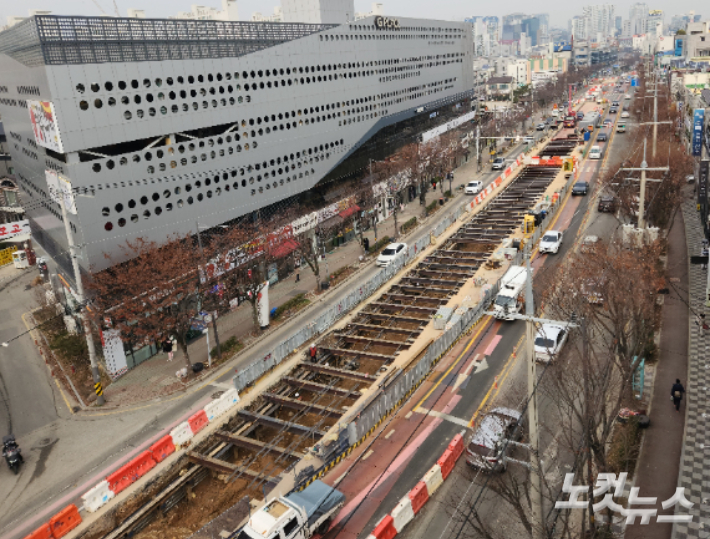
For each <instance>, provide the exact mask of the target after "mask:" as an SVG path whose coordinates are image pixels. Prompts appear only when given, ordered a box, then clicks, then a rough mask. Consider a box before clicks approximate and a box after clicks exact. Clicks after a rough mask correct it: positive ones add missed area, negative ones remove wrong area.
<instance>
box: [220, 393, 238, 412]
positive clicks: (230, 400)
mask: <svg viewBox="0 0 710 539" xmlns="http://www.w3.org/2000/svg"><path fill="white" fill-rule="evenodd" d="M220 400H222V401H223V402H224V403H225V405H226V406H227V409H229V408H231V407H232V406H234V405H235V404H237V403H238V402H239V392H237V390H236V389H229V390H227V391H225V392H224V393H223V394H222V396H221V397H220Z"/></svg>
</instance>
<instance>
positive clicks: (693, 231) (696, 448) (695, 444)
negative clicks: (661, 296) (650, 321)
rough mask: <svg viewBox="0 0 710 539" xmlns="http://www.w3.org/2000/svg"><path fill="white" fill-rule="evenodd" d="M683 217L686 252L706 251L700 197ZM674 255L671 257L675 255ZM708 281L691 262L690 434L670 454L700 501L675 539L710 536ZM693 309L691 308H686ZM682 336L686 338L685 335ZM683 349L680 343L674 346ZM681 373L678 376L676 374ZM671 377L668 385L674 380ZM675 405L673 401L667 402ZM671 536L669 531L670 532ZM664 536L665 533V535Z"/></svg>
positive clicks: (689, 202)
mask: <svg viewBox="0 0 710 539" xmlns="http://www.w3.org/2000/svg"><path fill="white" fill-rule="evenodd" d="M682 209H683V217H684V220H685V231H686V236H687V249H688V250H687V252H686V253H683V254H684V255H686V257H689V256H697V255H700V250H701V248H702V240H703V238H704V236H703V230H702V225H701V223H700V220H699V218H698V213H697V211H696V206H695V200H694V199H692V198H686V199H685V200H684V201H683V204H682ZM669 260H670V257H669ZM706 282H707V270H704V269H702V267H701V266H699V265H690V266H689V270H688V281H687V283H688V295H689V297H690V312H689V313H688V314H689V315H690V320H691V322H690V324H689V326H690V331H689V332H688V333H686V335H689V338H690V342H689V347H688V351H689V354H688V370H687V381H686V380H683V379H682V378H683V376H681V381H682V382H684V383H685V389H686V398H685V402H684V406H683V408H681V412H685V434H684V437H683V444H682V456H681V457H680V458H678V459H676V460H675V461H674V462H671V458H670V457H669V458H668V459H667V462H666V465H667V466H668V465H672V466H675V462H679V463H680V474H679V476H678V483H677V486H678V487H683V488H684V489H685V497H686V498H687V499H688V501H690V502H692V503H693V504H695V505H694V506H693V507H692V508H691V509H685V508H683V507H676V515H688V514H691V515H693V520H692V522H690V523H683V524H675V525H674V527H673V534H672V537H673V538H674V539H686V538H697V539H708V538H709V537H710V429H708V420H710V403H709V402H708V392H709V391H710V335H705V336H703V335H701V332H702V329H701V328H699V327H698V326H696V325H695V323H694V316H695V315H694V313H708V312H710V310H708V309H706V307H705V306H704V304H703V299H704V298H705V287H706ZM676 287H678V288H679V289H682V288H685V282H684V281H683V280H681V282H680V283H677V284H676ZM686 309H687V308H686ZM679 337H682V336H680V335H679ZM674 348H677V349H678V350H682V348H681V346H680V343H679V345H678V346H676V347H674ZM673 377H674V378H675V377H676V376H675V375H673ZM670 382H671V381H670V380H669V381H668V382H667V384H666V385H669V384H670ZM669 392H670V388H669V387H668V388H666V390H665V391H664V393H666V394H667V395H666V396H665V398H666V399H670V396H668V395H669ZM666 405H667V406H670V401H669V400H668V401H667V402H666ZM668 536H669V535H666V537H668ZM659 537H660V536H659Z"/></svg>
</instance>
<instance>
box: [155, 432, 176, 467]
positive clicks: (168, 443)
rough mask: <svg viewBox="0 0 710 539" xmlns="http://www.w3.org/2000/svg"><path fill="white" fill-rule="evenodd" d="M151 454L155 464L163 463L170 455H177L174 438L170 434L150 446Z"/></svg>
mask: <svg viewBox="0 0 710 539" xmlns="http://www.w3.org/2000/svg"><path fill="white" fill-rule="evenodd" d="M150 452H151V454H152V455H153V460H155V462H162V461H163V460H165V459H166V458H167V457H168V455H170V454H172V453H175V443H174V442H173V437H172V436H170V435H169V434H168V435H167V436H163V437H162V438H161V439H160V440H158V441H157V442H155V443H154V444H153V445H151V446H150Z"/></svg>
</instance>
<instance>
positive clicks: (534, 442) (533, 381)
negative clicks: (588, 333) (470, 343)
mask: <svg viewBox="0 0 710 539" xmlns="http://www.w3.org/2000/svg"><path fill="white" fill-rule="evenodd" d="M525 270H526V272H527V277H528V278H527V283H526V286H525V314H510V315H509V316H510V318H512V319H513V320H525V340H526V342H525V351H526V360H527V369H526V370H527V377H528V395H527V396H528V430H529V434H530V444H528V445H525V444H519V443H518V442H515V441H513V440H508V442H509V443H510V444H512V445H515V446H522V447H525V448H526V449H528V450H529V451H530V462H529V463H527V462H523V461H520V460H516V459H513V458H508V457H505V456H504V457H503V458H504V460H505V461H507V462H514V463H516V464H521V465H523V466H525V467H526V468H527V469H528V470H529V471H530V492H529V497H530V504H531V506H532V527H533V532H532V536H533V539H545V537H547V526H546V524H545V516H544V515H545V512H544V503H543V496H542V463H541V461H540V432H539V422H538V410H537V391H536V387H537V382H538V380H537V363H536V361H535V323H536V322H537V323H543V324H544V323H556V324H563V325H565V326H566V327H568V328H573V327H577V326H576V324H574V323H571V322H570V323H568V322H563V321H561V320H549V319H545V318H536V317H535V300H534V298H533V285H532V282H533V275H532V270H531V269H530V249H528V248H526V250H525ZM486 314H490V315H495V313H492V312H491V313H486Z"/></svg>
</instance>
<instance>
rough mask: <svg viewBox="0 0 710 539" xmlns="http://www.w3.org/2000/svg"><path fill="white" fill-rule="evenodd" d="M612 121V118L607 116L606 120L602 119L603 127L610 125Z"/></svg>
mask: <svg viewBox="0 0 710 539" xmlns="http://www.w3.org/2000/svg"><path fill="white" fill-rule="evenodd" d="M613 123H614V120H610V119H609V118H607V119H606V120H604V127H611V124H613Z"/></svg>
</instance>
